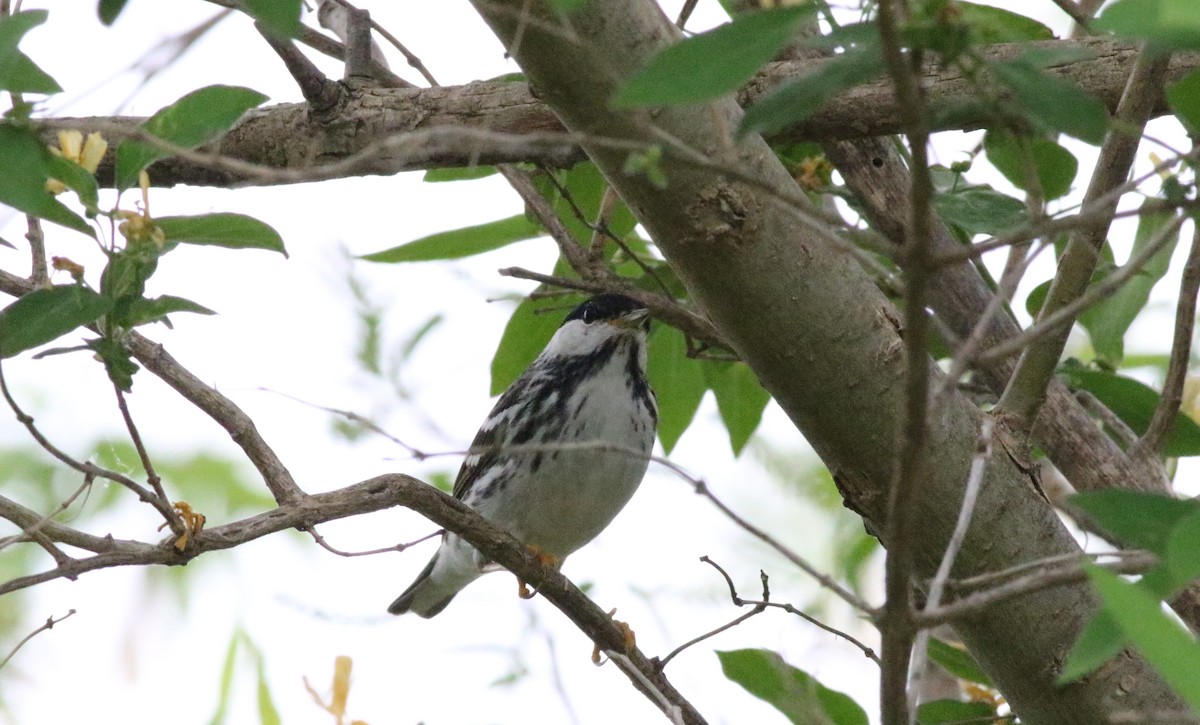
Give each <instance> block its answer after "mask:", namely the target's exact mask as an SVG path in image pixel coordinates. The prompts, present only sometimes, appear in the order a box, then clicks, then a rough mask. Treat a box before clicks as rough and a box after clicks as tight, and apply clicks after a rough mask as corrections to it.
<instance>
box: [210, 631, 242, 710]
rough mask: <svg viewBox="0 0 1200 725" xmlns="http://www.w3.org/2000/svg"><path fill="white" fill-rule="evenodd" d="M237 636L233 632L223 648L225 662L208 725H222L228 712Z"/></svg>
mask: <svg viewBox="0 0 1200 725" xmlns="http://www.w3.org/2000/svg"><path fill="white" fill-rule="evenodd" d="M237 647H238V634H237V631H234V633H233V636H232V637H230V638H229V646H228V647H226V648H225V660H224V664H223V665H222V666H221V679H220V684H219V685H218V687H217V694H218V696H217V710H216V712H214V713H213V716H212V717H211V718H209V720H208V725H224V723H225V717H226V712H228V710H229V695H230V693H231V692H232V690H233V668H234V665H235V664H236V663H237Z"/></svg>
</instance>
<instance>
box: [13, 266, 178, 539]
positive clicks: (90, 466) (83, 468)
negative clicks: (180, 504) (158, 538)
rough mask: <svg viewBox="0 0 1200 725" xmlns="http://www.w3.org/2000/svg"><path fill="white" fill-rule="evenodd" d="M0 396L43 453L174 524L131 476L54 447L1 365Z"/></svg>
mask: <svg viewBox="0 0 1200 725" xmlns="http://www.w3.org/2000/svg"><path fill="white" fill-rule="evenodd" d="M4 274H7V273H4ZM13 279H17V280H20V281H21V282H22V283H25V281H24V280H21V279H20V278H19V277H13ZM0 393H2V394H3V397H4V400H5V402H7V403H8V407H9V408H11V409H12V411H13V413H14V414H15V415H16V417H17V422H19V423H20V424H21V425H23V426H25V430H27V431H29V435H30V436H31V437H32V438H33V440H34V442H36V443H37V444H38V445H39V446H41V447H42V449H43V450H45V451H46V452H47V453H49V454H50V455H52V456H54V458H56V459H58V461H59V462H61V463H63V464H66V465H67V466H69V467H71V468H73V469H75V470H76V471H79V472H80V473H82V474H84V475H85V476H92V477H94V478H106V479H108V480H109V481H112V482H114V483H119V484H121V485H122V486H124V487H125V488H127V489H129V490H130V491H132V492H134V493H135V494H137V497H138V499H139V500H141V501H144V502H145V503H148V504H150V505H151V506H153V507H154V508H155V509H157V510H158V512H159V513H160V514H162V517H163V518H164V519H165V520H167V521H171V520H172V517H173V516H174V514H175V512H174V511H173V510H172V509H171V504H170V502H169V501H167V500H166V499H164V498H160V497H159V496H156V495H155V494H154V492H152V491H150V490H149V489H147V488H146V487H145V486H143V485H142V484H140V483H138V482H137V481H135V480H133V479H132V478H130V477H128V476H125V475H122V474H120V473H117V472H116V471H110V470H108V469H107V468H101V467H100V466H97V465H96V464H94V463H90V462H84V461H77V460H75V459H74V458H72V457H71V456H69V455H67V454H66V453H65V452H63V450H62V449H60V448H59V447H58V446H56V445H54V444H53V443H51V442H50V440H49V439H48V438H46V436H44V435H42V432H41V431H40V430H38V428H37V426H36V425H34V421H33V417H32V416H30V415H28V414H27V413H25V411H24V410H22V409H21V406H19V405H18V404H17V401H16V400H15V399H14V398H13V396H12V393H11V392H10V391H9V389H8V381H7V380H5V377H4V368H3V366H2V365H0ZM0 515H2V514H0ZM5 518H7V517H5Z"/></svg>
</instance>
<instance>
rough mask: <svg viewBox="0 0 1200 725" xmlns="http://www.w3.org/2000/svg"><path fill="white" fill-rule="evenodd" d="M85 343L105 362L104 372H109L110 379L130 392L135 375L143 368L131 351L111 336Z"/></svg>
mask: <svg viewBox="0 0 1200 725" xmlns="http://www.w3.org/2000/svg"><path fill="white" fill-rule="evenodd" d="M85 344H86V346H87V347H88V349H90V350H92V351H94V352H95V353H96V355H97V356H99V358H100V360H101V361H103V362H104V372H106V373H107V374H108V379H109V380H111V381H112V382H113V384H114V385H116V386H117V387H118V388H120V389H121V390H123V391H125V392H126V393H128V392H129V391H130V390H131V389H132V388H133V376H134V375H135V374H136V373H137V371H138V370H140V369H141V368H139V367H138V364H137V363H135V362H134V361H133V358H132V357H131V356H130V355H129V351H128V350H126V349H125V347H124V346H123V345H121V343H119V342H117V341H116V340H114V339H112V338H111V337H101V338H97V339H95V340H88V341H87V343H85Z"/></svg>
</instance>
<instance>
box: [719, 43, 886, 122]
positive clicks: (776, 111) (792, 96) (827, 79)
mask: <svg viewBox="0 0 1200 725" xmlns="http://www.w3.org/2000/svg"><path fill="white" fill-rule="evenodd" d="M881 72H883V53H882V52H881V51H880V49H879V45H878V43H871V44H869V45H864V46H861V47H857V48H852V49H850V50H847V51H846V52H845V53H842V54H841V55H837V56H834V57H833V58H831V59H829V60H827V61H826V62H825V63H823V64H822V65H821V66H820V67H819V68H817V69H816V70H814V71H812V72H811V73H808V74H807V75H805V76H803V77H800V78H797V79H795V80H792V81H788V82H787V83H784V84H783V85H781V86H779V87H778V88H776V89H775V90H773V91H771V92H769V93H767V94H766V95H764V96H763V97H762V98H760V99H759V100H758V101H757V102H756V103H755V104H754V105H752V106H750V108H748V109H746V115H745V117H744V118H742V123H741V125H740V126H738V131H737V135H738V138H741V137H743V136H746V135H747V134H751V133H761V134H763V135H770V134H772V133H776V132H778V131H782V130H783V129H785V128H788V127H789V126H791V125H793V124H796V123H798V122H800V121H802V120H804V119H805V118H808V117H809V116H810V115H812V114H813V113H815V112H816V111H817V110H819V109H820V108H821V106H823V105H825V103H826V102H827V101H829V100H831V99H832V98H833V97H834V96H836V95H837V94H839V93H841V92H842V91H844V90H846V89H848V88H853V87H854V86H857V85H860V84H862V83H866V82H867V81H869V80H871V79H872V78H874V77H875V76H877V75H879V74H880V73H881Z"/></svg>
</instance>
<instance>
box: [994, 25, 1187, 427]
mask: <svg viewBox="0 0 1200 725" xmlns="http://www.w3.org/2000/svg"><path fill="white" fill-rule="evenodd" d="M1169 61H1170V56H1169V55H1164V54H1160V53H1159V52H1158V51H1155V50H1152V49H1149V48H1144V49H1143V50H1142V52H1141V54H1140V55H1139V56H1138V60H1137V62H1136V63H1135V64H1134V68H1133V72H1132V73H1131V74H1130V76H1129V82H1128V84H1127V86H1126V88H1125V92H1124V94H1123V95H1122V97H1121V103H1120V104H1119V105H1118V107H1117V113H1116V117H1115V119H1114V120H1113V129H1112V130H1111V131H1109V133H1108V137H1107V138H1106V139H1105V140H1104V145H1103V146H1102V147H1101V148H1100V156H1099V158H1097V160H1096V166H1095V169H1096V171H1095V172H1094V173H1093V175H1092V179H1091V182H1090V183H1089V184H1088V189H1087V192H1086V193H1085V194H1084V197H1083V203H1084V205H1085V206H1086V205H1087V204H1088V203H1090V202H1092V201H1093V200H1094V199H1096V198H1097V197H1099V196H1102V195H1104V194H1107V193H1108V192H1109V191H1110V190H1111V189H1112V188H1114V187H1116V186H1119V185H1120V184H1122V183H1123V182H1124V181H1125V179H1126V177H1127V176H1128V175H1129V168H1130V166H1132V164H1133V158H1134V154H1135V152H1136V151H1137V148H1138V144H1139V143H1140V141H1141V133H1142V129H1143V128H1144V127H1145V125H1146V122H1147V121H1148V120H1149V119H1150V117H1151V116H1152V115H1153V112H1152V109H1153V107H1154V102H1155V99H1157V98H1159V97H1160V96H1161V94H1162V88H1163V81H1164V78H1165V75H1166V71H1167V67H1168V64H1169ZM1116 210H1117V200H1116V199H1113V200H1112V201H1111V202H1109V204H1108V207H1107V209H1106V213H1105V214H1104V215H1103V216H1101V217H1100V218H1098V219H1097V220H1096V221H1095V222H1093V223H1092V224H1089V225H1088V226H1085V227H1081V228H1079V229H1076V231H1075V232H1074V233H1073V234H1072V235H1071V239H1070V242H1068V244H1067V249H1066V251H1065V252H1063V255H1062V257H1061V258H1060V259H1059V263H1058V272H1057V273H1056V274H1055V276H1054V281H1053V282H1052V283H1051V285H1050V290H1049V292H1047V293H1046V301H1045V303H1044V304H1043V305H1042V309H1041V310H1040V311H1039V312H1038V316H1037V323H1041V322H1043V321H1044V320H1046V319H1047V318H1049V317H1051V316H1052V315H1054V314H1055V313H1056V312H1059V311H1060V310H1061V309H1063V308H1065V307H1067V306H1068V305H1069V304H1070V303H1071V302H1072V301H1073V300H1075V299H1077V298H1078V297H1080V296H1081V295H1082V294H1083V293H1084V291H1085V290H1086V289H1087V286H1088V283H1089V282H1090V281H1091V278H1092V272H1093V271H1094V270H1095V268H1096V263H1097V261H1098V260H1099V259H1100V249H1101V248H1102V247H1103V245H1104V241H1105V239H1106V237H1107V236H1108V227H1109V224H1110V223H1111V220H1112V214H1113V213H1114V212H1115V211H1116ZM1073 319H1074V315H1071V316H1070V320H1068V322H1069V321H1072V320H1073ZM1070 331H1071V326H1070V324H1064V325H1062V327H1061V328H1060V329H1058V330H1057V331H1056V332H1055V333H1052V334H1047V335H1046V336H1044V337H1042V338H1041V339H1038V340H1034V341H1032V342H1031V343H1030V345H1029V347H1028V348H1026V349H1025V351H1024V352H1023V353H1022V354H1021V358H1020V359H1019V360H1018V361H1017V366H1016V369H1015V370H1014V371H1013V374H1012V378H1011V379H1010V380H1009V383H1008V387H1007V388H1006V389H1005V391H1004V394H1003V395H1002V396H1001V397H1000V402H999V403H998V404H997V408H998V409H999V410H1000V411H1001V412H1002V413H1003V414H1005V415H1007V416H1010V417H1011V419H1012V421H1013V423H1014V425H1015V426H1016V427H1018V428H1020V429H1023V430H1029V429H1030V428H1032V427H1033V421H1034V419H1035V418H1036V417H1037V413H1038V411H1039V410H1040V409H1041V407H1042V403H1043V402H1044V401H1045V399H1046V386H1047V384H1048V383H1049V381H1050V378H1051V376H1053V375H1054V370H1055V368H1056V367H1057V366H1058V359H1059V357H1060V356H1061V355H1062V351H1063V347H1064V346H1065V345H1066V343H1067V336H1068V335H1069V334H1070Z"/></svg>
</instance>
